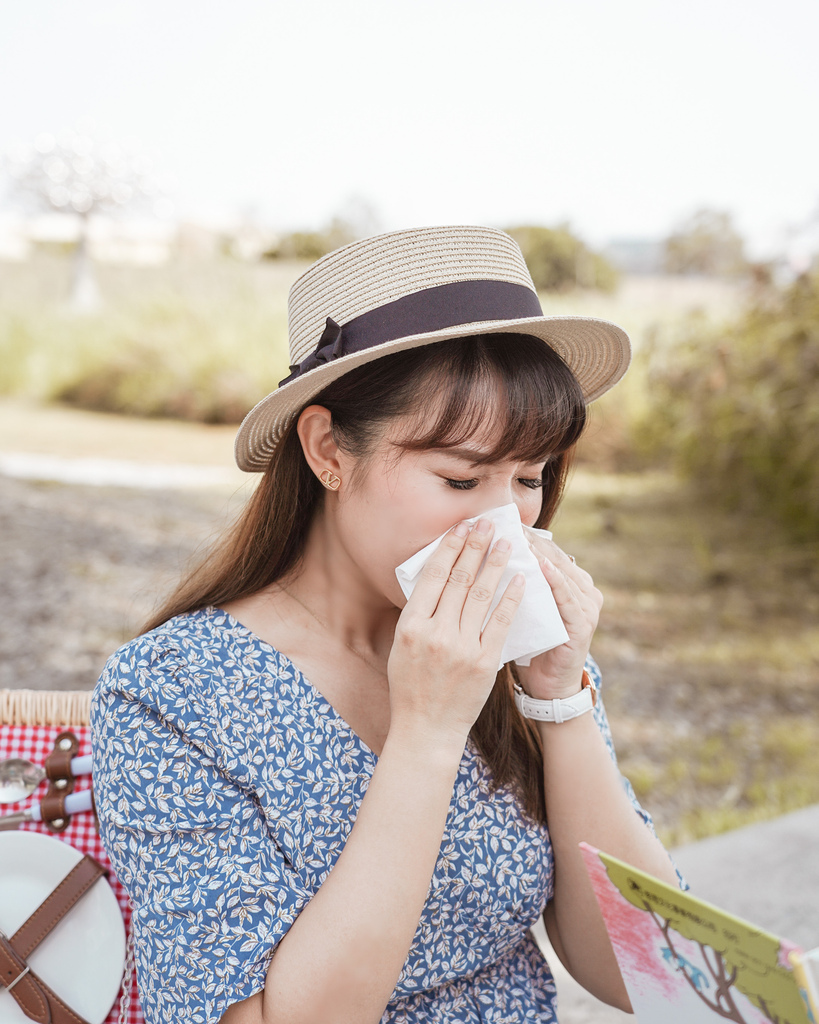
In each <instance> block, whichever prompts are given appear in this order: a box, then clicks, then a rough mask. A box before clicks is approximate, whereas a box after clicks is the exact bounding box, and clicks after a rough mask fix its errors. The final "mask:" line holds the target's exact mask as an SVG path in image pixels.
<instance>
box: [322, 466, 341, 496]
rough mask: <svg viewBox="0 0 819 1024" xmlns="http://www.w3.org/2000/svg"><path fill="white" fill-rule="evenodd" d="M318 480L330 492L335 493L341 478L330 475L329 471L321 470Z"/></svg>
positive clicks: (333, 474)
mask: <svg viewBox="0 0 819 1024" xmlns="http://www.w3.org/2000/svg"><path fill="white" fill-rule="evenodd" d="M319 480H321V482H322V483H323V484H324V486H325V487H328V488H329V489H330V490H331V491H337V490H338V489H339V487H340V486H341V477H339V476H336V475H335V473H331V472H330V470H329V469H323V470H322V471H321V473H320V474H319Z"/></svg>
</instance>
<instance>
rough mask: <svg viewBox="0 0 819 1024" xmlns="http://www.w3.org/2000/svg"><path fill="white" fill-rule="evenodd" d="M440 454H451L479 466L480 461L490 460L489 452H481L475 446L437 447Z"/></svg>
mask: <svg viewBox="0 0 819 1024" xmlns="http://www.w3.org/2000/svg"><path fill="white" fill-rule="evenodd" d="M438 451H440V453H441V454H442V455H452V456H453V457H454V458H456V459H463V460H464V461H465V462H469V463H470V464H471V465H473V466H480V465H481V464H482V463H486V462H489V461H491V458H492V453H491V452H482V451H479V450H478V449H477V448H439V449H438Z"/></svg>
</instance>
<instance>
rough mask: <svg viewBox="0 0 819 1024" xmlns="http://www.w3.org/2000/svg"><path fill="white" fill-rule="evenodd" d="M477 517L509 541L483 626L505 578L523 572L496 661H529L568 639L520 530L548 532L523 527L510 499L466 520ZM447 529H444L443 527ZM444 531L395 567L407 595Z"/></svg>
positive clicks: (546, 531)
mask: <svg viewBox="0 0 819 1024" xmlns="http://www.w3.org/2000/svg"><path fill="white" fill-rule="evenodd" d="M478 519H489V520H490V521H491V522H492V523H494V524H495V533H494V535H493V537H492V543H493V544H494V542H495V541H497V540H500V538H501V537H505V538H506V539H507V540H508V541H510V543H511V544H512V551H511V553H510V556H509V562H508V563H507V565H506V569H505V570H504V573H503V576H501V580H500V583H499V584H498V588H497V590H496V591H495V596H494V598H493V599H492V602H491V604H490V606H489V612H488V613H487V616H486V620H485V621H484V626H485V625H486V622H487V621H488V620H489V616H490V615H491V614H492V612H493V611H494V610H495V608H496V606H497V604H498V602H499V601H500V599H501V597H502V596H503V592H504V591H505V590H506V587H507V586H508V584H509V582H510V580H511V579H512V577H513V576H514V575H515V573H518V572H522V573H523V575H524V576H525V577H526V589H525V590H524V592H523V600H522V601H521V603H520V607H519V608H518V610H517V612H516V613H515V618H514V619H513V621H512V625H511V626H510V628H509V633H508V634H507V637H506V643H505V644H504V646H503V650H502V651H501V662H500V666H499V668H500V667H502V666H503V665H505V664H506V663H507V662H508V661H514V662H516V663H517V664H518V665H528V664H529V663H530V662H531V660H532V658H535V657H537V655H538V654H543V653H544V651H550V650H551V649H552V648H553V647H557V646H559V645H560V644H565V643H566V641H567V640H568V639H569V635H568V633H567V632H566V627H565V626H564V625H563V620H562V619H561V617H560V612H559V611H558V610H557V605H556V604H555V599H554V597H553V596H552V591H551V588H550V587H549V584H548V583H547V582H546V580H545V579H544V578H543V573H542V572H541V569H540V565H539V564H538V560H537V558H536V557H535V556H534V555H533V554H532V551H531V549H530V548H529V543H528V541H527V540H526V535H525V534H524V530H526V531H527V532H529V533H533V534H537V535H539V536H541V537H547V538H548V539H549V540H551V538H552V535H551V533H550V532H549V531H548V530H535V529H533V528H532V527H529V526H526V527H524V526H523V524H522V523H521V521H520V514H519V513H518V507H517V505H515V504H514V502H512V503H510V504H509V505H501V506H500V508H493V509H490V510H489V511H488V512H482V513H481V515H480V516H475V517H474V518H472V519H467V520H466V522H468V523H476V522H477V521H478ZM447 532H448V531H447ZM445 536H446V534H442V535H441V536H440V537H438V539H437V540H434V541H432V543H431V544H427V546H426V547H425V548H421V550H420V551H417V552H416V553H415V554H414V555H413V556H412V557H411V558H408V559H407V560H406V562H402V563H401V565H399V566H398V568H397V569H396V570H395V575H396V576H397V577H398V582H399V584H400V585H401V589H402V590H403V591H404V595H405V596H406V597H407V598H409V596H410V594H411V593H412V592H413V590H414V589H415V584H416V583H417V582H418V578H419V577H420V575H421V570H422V569H423V568H424V566H425V565H426V564H427V562H428V561H429V558H430V556H431V555H432V554H433V552H434V551H435V550H436V549H437V547H438V545H439V544H440V543H441V541H442V540H443V539H444V537H445Z"/></svg>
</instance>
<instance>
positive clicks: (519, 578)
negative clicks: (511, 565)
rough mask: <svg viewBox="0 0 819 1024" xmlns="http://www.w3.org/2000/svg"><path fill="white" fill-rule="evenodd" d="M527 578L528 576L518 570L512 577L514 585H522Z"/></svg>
mask: <svg viewBox="0 0 819 1024" xmlns="http://www.w3.org/2000/svg"><path fill="white" fill-rule="evenodd" d="M525 578H526V577H525V576H524V575H523V573H522V572H516V573H515V575H514V576H513V577H512V586H514V587H522V586H523V581H524V580H525Z"/></svg>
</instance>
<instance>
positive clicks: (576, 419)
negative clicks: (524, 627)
mask: <svg viewBox="0 0 819 1024" xmlns="http://www.w3.org/2000/svg"><path fill="white" fill-rule="evenodd" d="M310 404H316V405H323V406H325V407H326V408H327V409H329V411H330V413H331V415H332V423H333V437H334V439H335V441H336V443H337V444H338V446H339V447H340V448H342V449H343V450H344V451H346V452H348V453H349V454H351V455H353V456H355V457H357V458H358V459H359V460H360V462H359V466H360V467H365V466H366V461H367V458H368V457H369V456H370V455H371V454H372V452H373V450H374V448H375V445H376V444H377V443H378V441H379V440H380V439H381V437H382V435H383V431H384V428H385V425H386V424H387V423H388V422H389V421H391V420H393V419H395V418H396V417H398V416H407V422H408V423H409V424H411V425H412V426H411V428H409V429H408V431H407V433H408V436H406V437H404V438H402V439H401V440H400V441H399V442H398V444H397V447H398V449H399V450H403V451H423V450H427V449H430V448H448V447H456V446H459V445H462V444H463V443H464V442H465V441H467V440H468V439H469V438H473V439H474V438H475V437H476V436H479V437H481V438H487V439H488V440H489V441H490V442H491V450H488V451H487V452H486V454H485V455H484V456H482V458H481V461H482V462H485V463H491V462H497V461H501V460H504V459H519V460H521V461H525V462H544V463H545V466H544V469H543V474H542V480H543V497H542V503H541V509H540V514H539V516H538V519H537V522H536V524H535V525H536V526H538V527H541V528H544V527H547V526H548V525H549V523H550V521H551V519H552V517H553V516H554V513H555V511H556V509H557V506H558V503H559V501H560V497H561V494H562V491H563V487H564V484H565V481H566V476H567V473H568V469H569V463H570V459H571V454H572V450H573V447H574V445H575V443H576V442H577V440H578V439H579V437H580V434H581V433H582V431H583V427H584V425H585V421H586V407H585V403H584V400H583V395H582V392H581V390H580V386H579V384H578V383H577V381H576V379H575V377H574V376H573V374H572V373H571V371H570V370H569V368H568V367H567V366H566V364H565V363H564V362H563V360H562V359H561V358H560V356H559V355H558V354H557V353H556V352H555V351H554V350H553V349H551V348H550V347H549V346H547V345H545V344H544V343H543V342H542V341H540V340H538V339H536V338H532V337H530V336H528V335H518V334H515V335H509V334H487V335H479V336H477V337H472V338H458V339H453V340H451V341H447V342H440V343H437V344H435V345H427V346H423V347H421V348H415V349H409V350H405V351H403V352H399V353H394V354H391V355H387V356H383V357H381V358H380V359H377V360H375V361H373V362H371V363H366V364H364V365H363V366H359V367H357V368H356V369H354V370H351V371H350V372H349V373H347V374H345V375H343V376H342V377H340V378H338V379H337V380H335V381H333V382H332V383H331V384H329V385H328V386H327V387H326V388H325V389H324V390H323V391H322V392H320V393H319V394H318V395H316V396H315V398H314V399H312V401H311V403H310ZM433 410H434V411H437V416H436V415H434V413H433V415H432V416H430V412H431V411H433ZM297 420H298V417H294V418H293V420H292V422H291V423H290V425H289V427H288V428H287V430H286V431H285V434H284V436H283V437H282V440H281V441H280V443H279V444H278V446H277V448H276V449H275V451H274V453H273V456H272V458H271V460H270V464H269V465H268V467H267V470H266V472H265V473H264V475H263V477H262V480H261V482H260V483H259V486H258V487H257V488H256V490H255V491H254V493H253V495H252V496H251V498H250V499H249V500H248V502H247V504H246V505H245V507H244V509H243V511H242V512H241V514H240V516H239V519H238V520H237V522H236V523H235V525H234V526H233V528H232V529H231V530H229V531H228V532H227V533H226V534H225V536H224V537H223V539H222V540H221V542H219V543H218V544H217V545H216V547H215V548H214V549H213V550H212V551H211V552H210V553H209V554H208V555H207V556H206V557H205V559H204V560H203V561H202V562H201V563H200V564H199V565H198V566H196V567H195V568H194V569H193V570H192V571H191V572H190V573H189V574H188V576H187V577H186V578H184V579H183V580H182V582H181V583H180V585H179V586H178V587H177V589H176V591H175V592H174V593H173V594H172V595H171V597H170V598H169V599H168V600H167V601H166V602H165V604H163V605H162V607H161V608H160V609H159V610H158V611H157V613H156V614H155V615H154V616H153V618H152V619H151V620H150V621H149V622H147V623H146V624H145V626H144V629H145V630H146V631H147V630H149V629H153V628H155V627H156V626H159V625H161V624H162V623H163V622H165V621H167V619H169V618H172V617H173V616H174V615H180V614H183V613H185V612H191V611H195V610H197V609H199V608H205V607H209V606H211V605H214V606H217V607H218V606H219V605H222V604H226V603H227V602H229V601H235V600H237V599H239V598H242V597H247V596H249V595H251V594H254V593H256V592H257V591H259V590H262V589H263V588H264V587H268V586H270V585H271V584H272V583H275V582H276V581H277V580H280V579H282V578H284V577H285V576H287V575H288V574H289V573H291V572H293V571H294V570H297V569H298V565H299V562H300V560H301V557H302V555H303V552H304V548H305V543H306V539H307V535H308V532H309V530H310V526H311V523H312V521H313V517H314V515H315V513H316V510H317V508H318V507H319V504H320V502H321V501H322V500H323V494H324V490H323V488H322V487H321V485H320V483H319V482H318V480H317V479H316V477H315V475H314V473H313V472H312V470H311V469H310V468H309V466H308V465H307V462H306V460H305V458H304V453H303V451H302V447H301V442H300V440H299V437H298V433H297V432H296V422H297ZM514 678H515V677H514V666H512V665H506V666H505V667H504V668H503V669H502V670H501V671H500V672H499V673H498V676H497V679H496V681H495V686H494V687H493V689H492V692H491V694H490V696H489V699H488V700H487V702H486V704H485V705H484V708H483V710H482V711H481V714H480V716H479V717H478V720H477V721H476V722H475V725H474V726H473V728H472V739H473V740H474V742H475V744H476V746H477V747H478V749H479V750H480V752H481V754H482V755H483V757H484V759H485V760H486V762H487V763H488V765H489V767H490V769H491V771H492V774H493V778H494V782H495V785H496V786H500V785H507V784H508V785H512V786H514V787H515V788H517V790H518V792H519V794H520V797H521V799H522V801H523V804H524V806H525V808H526V810H527V812H528V814H529V815H530V816H531V817H532V818H534V819H535V820H541V821H542V820H544V819H545V806H544V795H543V755H542V750H541V746H540V739H539V736H538V733H537V731H536V730H535V728H534V727H533V726H532V724H531V723H530V722H528V721H527V720H526V719H524V718H522V717H521V716H520V715H519V714H518V711H517V709H516V708H515V706H514V702H513V699H512V690H513V683H514Z"/></svg>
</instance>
